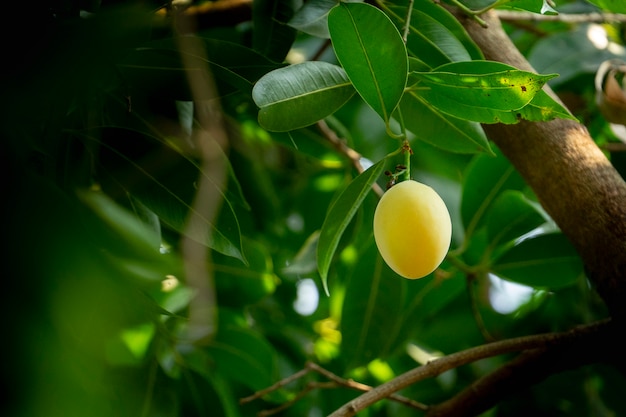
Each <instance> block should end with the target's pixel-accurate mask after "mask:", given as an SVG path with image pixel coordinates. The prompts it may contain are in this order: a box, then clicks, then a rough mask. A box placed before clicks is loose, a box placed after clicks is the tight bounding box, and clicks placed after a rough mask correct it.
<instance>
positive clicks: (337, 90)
mask: <svg viewBox="0 0 626 417" xmlns="http://www.w3.org/2000/svg"><path fill="white" fill-rule="evenodd" d="M353 95H354V87H353V86H352V84H351V83H350V80H348V77H347V75H346V73H345V71H344V70H343V69H342V68H341V67H338V66H336V65H332V64H329V63H327V62H322V61H309V62H303V63H301V64H295V65H291V66H288V67H285V68H280V69H277V70H275V71H272V72H270V73H268V74H266V75H265V76H263V77H262V78H261V79H260V80H259V81H258V82H257V83H256V85H255V86H254V89H253V90H252V98H253V99H254V101H255V103H256V105H257V106H259V108H260V111H259V124H260V125H261V126H262V127H264V128H265V129H267V130H270V131H279V132H285V131H289V130H294V129H299V128H301V127H305V126H308V125H311V124H313V123H315V122H317V121H319V120H321V119H323V118H324V117H326V116H329V115H330V114H332V113H334V112H335V111H336V110H338V109H339V108H340V107H341V106H343V105H344V104H345V103H346V102H347V101H348V100H349V99H350V97H352V96H353Z"/></svg>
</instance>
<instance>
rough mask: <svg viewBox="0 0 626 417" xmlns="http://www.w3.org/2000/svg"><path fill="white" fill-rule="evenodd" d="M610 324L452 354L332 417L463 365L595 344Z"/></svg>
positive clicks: (346, 416)
mask: <svg viewBox="0 0 626 417" xmlns="http://www.w3.org/2000/svg"><path fill="white" fill-rule="evenodd" d="M610 327H611V323H610V322H608V321H603V322H599V323H594V324H590V325H586V326H579V327H577V328H574V329H572V330H570V331H567V332H563V333H548V334H541V335H534V336H524V337H517V338H513V339H506V340H502V341H499V342H493V343H488V344H485V345H481V346H476V347H474V348H470V349H467V350H464V351H461V352H457V353H453V354H450V355H448V356H444V357H442V358H438V359H435V360H433V361H431V362H429V363H427V364H426V365H424V366H420V367H419V368H414V369H412V370H410V371H408V372H405V373H404V374H402V375H399V376H397V377H396V378H394V379H392V380H391V381H388V382H386V383H384V384H382V385H380V386H378V387H376V388H374V389H373V390H372V391H369V392H367V393H365V394H363V395H361V396H359V397H357V398H355V399H354V400H352V401H350V402H349V403H347V404H344V405H343V406H342V407H340V408H338V409H337V410H336V411H335V412H334V413H332V414H331V415H330V417H350V416H354V415H355V414H356V413H357V412H359V411H360V410H363V409H365V408H367V407H369V406H370V405H372V404H374V403H376V402H378V401H380V400H382V399H384V398H387V397H388V396H389V395H391V394H393V393H395V392H397V391H399V390H401V389H403V388H406V387H408V386H409V385H412V384H415V383H416V382H419V381H422V380H424V379H427V378H432V377H435V376H437V375H440V374H442V373H443V372H445V371H447V370H449V369H454V368H458V367H460V366H462V365H466V364H468V363H472V362H475V361H478V360H480V359H485V358H490V357H493V356H498V355H502V354H505V353H512V352H521V351H524V350H529V349H551V348H554V347H563V346H575V345H577V344H579V343H581V341H583V340H587V341H590V340H591V341H594V340H597V339H598V338H599V337H601V335H604V334H607V332H608V334H610V330H612V329H610Z"/></svg>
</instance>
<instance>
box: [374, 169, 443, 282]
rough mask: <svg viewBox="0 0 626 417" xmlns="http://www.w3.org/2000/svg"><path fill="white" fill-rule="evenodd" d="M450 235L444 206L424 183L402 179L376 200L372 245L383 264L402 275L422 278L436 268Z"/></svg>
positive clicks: (441, 258)
mask: <svg viewBox="0 0 626 417" xmlns="http://www.w3.org/2000/svg"><path fill="white" fill-rule="evenodd" d="M451 237H452V222H451V220H450V213H449V212H448V208H447V207H446V204H445V203H444V202H443V200H442V199H441V197H440V196H439V194H437V193H436V192H435V190H433V189H432V188H430V187H429V186H427V185H425V184H422V183H419V182H417V181H412V180H410V181H403V182H401V183H398V184H396V185H394V186H393V187H391V188H390V189H389V190H388V191H387V192H385V194H383V196H382V198H381V199H380V201H379V202H378V206H377V207H376V212H375V213H374V239H375V240H376V246H377V247H378V251H379V252H380V254H381V255H382V257H383V259H384V260H385V262H386V263H387V265H389V267H390V268H391V269H393V270H394V271H395V272H396V273H397V274H399V275H401V276H403V277H405V278H409V279H417V278H422V277H425V276H426V275H428V274H430V273H431V272H433V271H434V270H435V269H437V267H438V266H439V265H440V264H441V262H442V261H443V258H444V257H445V256H446V254H447V253H448V249H449V247H450V240H451Z"/></svg>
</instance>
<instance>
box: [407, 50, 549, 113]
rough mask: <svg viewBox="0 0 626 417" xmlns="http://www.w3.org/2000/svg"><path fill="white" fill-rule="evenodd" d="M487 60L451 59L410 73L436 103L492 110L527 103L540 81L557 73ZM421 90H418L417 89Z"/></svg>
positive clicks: (425, 93) (438, 105)
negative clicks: (502, 67) (505, 67)
mask: <svg viewBox="0 0 626 417" xmlns="http://www.w3.org/2000/svg"><path fill="white" fill-rule="evenodd" d="M497 67H500V65H498V64H495V65H492V64H491V62H489V61H470V62H453V63H450V64H445V65H442V66H440V67H438V68H436V69H435V70H434V71H432V72H416V73H412V75H413V76H415V77H416V78H417V79H418V80H420V81H421V83H420V84H419V85H418V87H419V88H420V89H421V88H424V89H426V91H425V92H424V95H425V96H426V97H427V98H428V101H429V102H431V103H433V105H435V106H436V107H439V108H443V109H447V108H449V107H452V106H454V105H455V103H465V104H466V105H469V106H471V107H481V108H487V109H494V110H518V109H521V108H522V107H524V106H525V105H527V104H528V103H530V101H531V100H532V98H533V97H534V95H535V94H536V93H537V92H538V91H540V90H541V88H542V87H543V85H544V84H545V83H546V82H547V81H548V80H549V79H551V78H554V77H556V76H557V74H550V75H538V74H534V73H532V72H528V71H521V70H516V69H508V70H504V71H502V70H498V69H496V68H497ZM420 91H421V90H420Z"/></svg>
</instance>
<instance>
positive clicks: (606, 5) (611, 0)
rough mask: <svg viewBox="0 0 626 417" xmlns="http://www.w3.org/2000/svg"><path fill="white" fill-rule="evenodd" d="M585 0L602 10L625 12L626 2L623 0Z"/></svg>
mask: <svg viewBox="0 0 626 417" xmlns="http://www.w3.org/2000/svg"><path fill="white" fill-rule="evenodd" d="M587 1H589V3H593V4H595V5H596V6H598V7H599V8H601V9H602V11H605V12H611V13H622V14H626V4H624V2H623V1H620V0H587Z"/></svg>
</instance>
